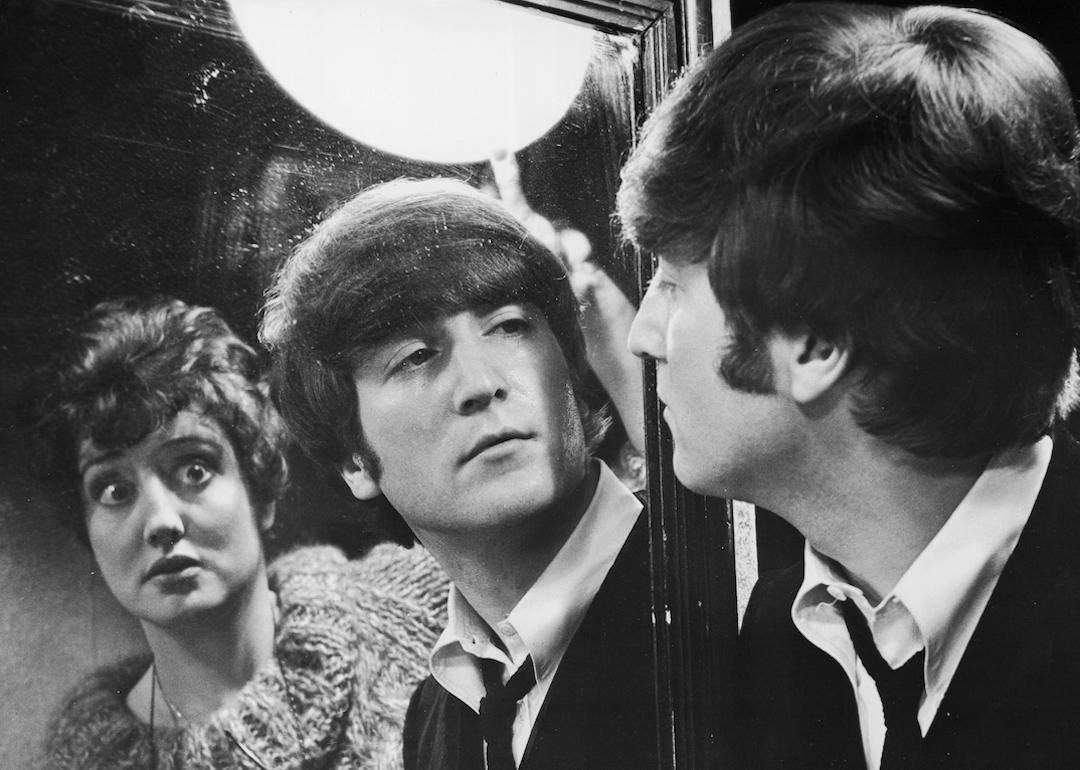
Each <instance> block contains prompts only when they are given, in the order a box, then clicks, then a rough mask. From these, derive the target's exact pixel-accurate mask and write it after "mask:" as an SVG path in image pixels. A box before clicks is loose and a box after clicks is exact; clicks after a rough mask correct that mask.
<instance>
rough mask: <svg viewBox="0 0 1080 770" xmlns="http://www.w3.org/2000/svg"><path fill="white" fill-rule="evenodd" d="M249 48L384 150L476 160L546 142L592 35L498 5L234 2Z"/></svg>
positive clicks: (298, 95) (469, 1)
mask: <svg viewBox="0 0 1080 770" xmlns="http://www.w3.org/2000/svg"><path fill="white" fill-rule="evenodd" d="M230 6H231V8H232V12H233V16H234V18H235V20H236V23H237V25H238V26H239V28H240V31H241V33H242V34H243V36H244V38H245V40H246V41H247V43H248V45H249V46H250V47H251V49H252V50H253V51H254V53H255V55H256V56H257V57H258V59H259V61H260V62H261V63H262V65H263V66H264V67H265V68H266V70H267V71H268V72H269V73H270V74H271V75H272V76H273V77H274V78H275V79H276V80H277V82H278V84H279V85H280V86H281V87H282V88H283V89H284V90H285V91H286V92H287V93H288V94H289V95H290V96H291V97H292V98H293V99H295V100H296V101H297V102H298V103H299V104H300V105H301V106H303V107H304V108H305V109H306V110H308V111H309V112H311V113H312V114H313V115H314V116H315V117H317V118H318V119H319V120H321V121H323V122H324V123H326V124H328V125H329V126H331V127H333V128H335V129H336V130H338V131H340V132H341V133H343V134H345V135H347V136H350V137H352V138H354V139H356V140H358V141H360V142H363V143H364V144H367V145H369V146H372V147H376V148H378V149H380V150H383V151H386V152H390V153H394V154H396V155H402V156H405V157H410V158H416V159H419V160H426V161H434V162H439V163H467V162H476V161H482V160H485V159H487V158H488V157H490V156H491V155H492V154H493V153H494V152H495V151H496V150H500V149H503V150H508V151H511V152H512V151H515V150H518V149H520V148H521V147H524V146H525V145H527V144H529V143H531V142H533V141H535V140H536V139H538V138H539V137H541V136H542V135H543V134H544V133H546V132H547V131H548V130H549V129H550V128H551V127H552V126H553V125H555V123H557V122H558V121H559V119H560V118H561V117H562V116H563V115H564V114H565V112H566V110H567V108H568V107H569V106H570V104H571V103H572V102H573V100H574V97H575V96H576V95H577V93H578V91H579V90H580V88H581V82H582V79H583V78H584V75H585V70H586V68H587V66H588V64H589V60H590V59H591V57H592V51H593V44H592V31H591V30H589V29H587V28H584V27H579V26H577V25H574V24H571V23H568V22H564V21H560V20H558V19H554V18H550V17H546V16H544V15H541V14H538V13H532V12H528V11H525V10H524V9H521V8H517V7H514V6H510V5H506V4H503V3H500V2H497V0H230Z"/></svg>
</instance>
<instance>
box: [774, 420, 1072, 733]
mask: <svg viewBox="0 0 1080 770" xmlns="http://www.w3.org/2000/svg"><path fill="white" fill-rule="evenodd" d="M1052 449H1053V442H1052V440H1051V438H1050V437H1049V436H1045V437H1043V438H1042V439H1040V440H1039V441H1037V442H1036V443H1034V444H1031V445H1028V446H1024V447H1019V448H1017V449H1010V450H1006V451H1003V452H1000V453H998V454H997V455H995V456H994V457H993V458H991V460H990V462H989V463H988V464H987V467H986V469H985V470H984V471H983V473H982V474H981V475H980V476H979V478H978V479H977V480H976V481H975V484H974V485H972V487H971V489H970V490H969V491H968V493H967V495H965V496H964V498H963V500H961V501H960V504H959V505H958V506H957V507H956V510H954V511H953V513H952V514H951V515H950V517H949V518H948V520H947V521H946V522H945V524H944V525H943V526H942V528H941V529H940V530H939V531H938V533H937V534H936V535H935V536H934V538H933V539H932V540H931V541H930V543H929V544H928V545H927V546H926V548H925V549H923V551H922V553H920V554H919V556H918V557H916V559H915V561H914V562H912V564H911V566H910V567H908V569H907V571H906V572H905V573H904V574H903V576H902V577H901V578H900V580H899V582H897V584H896V586H895V587H894V588H893V590H892V591H891V592H890V593H889V595H888V596H886V597H885V598H884V599H882V601H881V602H880V603H879V604H878V605H877V606H876V607H871V606H870V604H869V602H867V600H866V598H865V596H863V593H862V591H860V590H859V589H858V588H856V587H854V586H852V585H850V584H849V583H847V582H846V580H845V579H844V578H843V577H842V576H841V574H840V572H839V571H838V570H837V569H835V567H834V565H833V564H832V563H831V562H830V560H828V559H827V558H825V557H823V556H821V555H820V554H818V552H817V551H815V550H814V549H813V548H812V547H810V546H809V544H807V546H806V558H805V571H804V576H803V582H802V585H801V586H800V588H799V591H798V593H797V594H796V596H795V601H794V603H793V604H792V609H791V615H792V620H793V621H794V623H795V626H796V627H797V628H798V629H799V631H800V632H801V633H802V634H803V636H805V637H806V638H807V639H808V640H809V641H810V642H812V643H813V644H815V645H817V646H818V647H820V648H821V649H822V650H824V651H825V652H827V653H829V654H830V655H831V656H832V657H833V658H835V659H836V660H837V661H838V662H839V663H840V664H841V665H842V666H843V667H844V669H845V671H847V672H848V676H849V677H850V679H851V681H852V684H853V685H855V683H856V659H855V653H854V650H853V648H852V646H851V641H850V639H849V638H848V636H847V632H846V628H845V627H844V622H843V618H842V617H841V615H840V612H839V610H838V609H837V607H836V603H837V601H838V600H839V599H841V598H842V597H849V598H853V599H854V600H855V602H856V605H857V606H859V608H860V609H862V611H863V613H864V614H865V615H867V617H868V620H869V621H870V626H871V630H872V632H873V634H874V641H875V643H876V644H877V645H878V648H879V649H880V650H881V652H882V656H883V657H884V658H885V659H886V660H888V661H889V663H890V665H892V666H894V667H895V666H897V665H899V664H901V663H903V662H904V661H905V660H907V659H908V658H910V657H911V655H913V654H915V653H916V652H918V650H920V649H922V648H923V647H925V649H926V662H925V685H926V694H925V698H924V701H923V705H922V707H921V708H920V711H919V721H920V723H921V724H922V726H923V731H924V733H925V731H926V730H927V729H928V727H929V724H930V722H931V721H932V720H933V716H934V714H935V713H936V711H937V707H938V705H939V704H940V702H941V698H942V697H943V696H944V694H945V691H946V690H947V689H948V686H949V683H950V682H951V681H952V677H953V675H954V674H955V673H956V669H957V666H958V665H959V663H960V659H961V658H962V657H963V654H964V651H965V650H966V649H967V645H968V642H969V641H970V640H971V636H972V634H973V633H974V631H975V627H976V625H977V624H978V622H979V618H980V617H981V616H982V613H983V610H985V608H986V604H987V602H988V601H989V599H990V595H991V594H992V593H993V590H994V588H995V587H996V585H997V582H998V579H999V578H1000V577H1001V572H1002V570H1003V569H1004V567H1005V563H1006V562H1007V561H1008V559H1009V557H1010V556H1011V555H1012V552H1013V550H1014V548H1015V547H1016V543H1017V541H1018V540H1019V538H1020V534H1021V532H1022V531H1023V529H1024V526H1025V525H1026V524H1027V521H1028V518H1029V517H1030V515H1031V511H1032V508H1033V507H1034V505H1035V500H1036V498H1037V497H1038V495H1039V490H1040V488H1041V487H1042V483H1043V479H1044V477H1045V476H1046V470H1047V468H1048V467H1049V464H1050V455H1051V453H1052Z"/></svg>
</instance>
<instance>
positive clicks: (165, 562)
mask: <svg viewBox="0 0 1080 770" xmlns="http://www.w3.org/2000/svg"><path fill="white" fill-rule="evenodd" d="M199 565H200V562H199V560H198V559H195V558H192V557H191V556H164V557H162V558H160V559H158V560H157V561H156V562H154V563H153V564H152V565H150V569H148V570H147V571H146V577H145V578H144V580H152V579H153V578H156V577H158V576H159V575H175V574H177V573H179V572H183V571H184V570H186V569H187V568H188V567H198V566H199Z"/></svg>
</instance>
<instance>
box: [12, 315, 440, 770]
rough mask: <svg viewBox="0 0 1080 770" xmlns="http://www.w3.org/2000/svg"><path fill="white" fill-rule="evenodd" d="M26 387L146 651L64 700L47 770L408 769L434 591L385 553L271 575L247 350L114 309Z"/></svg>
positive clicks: (227, 335) (286, 564) (83, 523)
mask: <svg viewBox="0 0 1080 770" xmlns="http://www.w3.org/2000/svg"><path fill="white" fill-rule="evenodd" d="M37 385H38V388H37V389H36V391H35V392H36V393H38V394H43V396H42V397H41V398H40V399H39V400H37V401H36V403H35V404H34V408H33V415H32V419H33V431H32V435H33V439H34V441H33V447H34V450H35V451H34V453H33V454H34V459H35V461H34V463H33V465H34V468H35V470H36V472H37V473H38V474H39V475H40V477H41V478H42V479H43V480H45V481H46V482H47V483H50V484H53V485H55V486H57V487H59V491H60V492H61V493H62V494H63V496H64V499H65V501H66V503H67V508H66V510H65V514H66V516H67V521H68V523H69V524H70V525H71V526H72V527H73V528H74V529H75V530H76V533H77V534H78V536H79V537H80V539H81V540H82V541H83V542H85V543H87V544H88V545H89V546H90V548H91V549H92V551H93V554H94V557H95V559H96V561H97V563H98V565H99V567H100V569H101V572H102V575H103V576H104V578H105V582H106V584H107V585H108V587H109V589H110V590H111V591H112V593H113V594H114V595H115V597H116V598H117V600H118V601H119V603H120V604H121V605H122V606H123V607H124V608H125V609H126V610H127V611H128V612H130V613H131V614H132V615H134V616H135V617H136V618H137V619H138V621H139V623H140V624H141V626H142V629H143V631H144V633H145V636H146V641H147V643H148V646H149V650H150V655H148V656H141V657H138V658H135V659H131V660H127V661H124V662H121V663H119V664H116V665H111V666H108V667H106V668H104V669H102V670H100V671H98V672H96V673H95V674H94V675H93V676H91V677H90V678H88V679H87V680H86V681H85V682H84V684H83V685H82V686H81V687H79V688H78V690H77V691H76V692H75V693H74V694H73V695H72V696H71V697H70V699H69V700H68V701H67V703H66V704H65V705H64V707H63V709H62V711H61V713H60V716H59V718H58V719H57V721H56V723H55V725H53V727H52V730H51V736H50V739H49V747H48V751H49V755H48V763H49V767H51V768H71V769H72V770H74V769H75V768H79V769H81V770H87V769H93V768H100V770H106V768H108V769H109V770H115V769H116V768H158V767H164V768H173V767H260V768H278V767H301V766H305V767H307V766H318V767H328V768H331V767H332V768H338V767H340V768H353V767H393V766H395V765H397V764H399V761H400V760H399V757H400V752H401V740H400V729H401V723H402V720H403V717H404V707H405V703H406V700H407V698H408V695H409V693H410V692H411V690H412V688H413V687H414V686H415V683H416V682H417V681H419V680H420V679H421V678H422V675H423V673H424V671H423V666H422V657H421V655H420V654H419V653H418V651H419V650H422V649H423V648H425V647H426V646H428V645H430V644H432V643H433V642H434V641H435V639H436V638H437V635H438V632H439V630H440V628H441V612H440V610H441V605H442V602H443V599H444V596H445V591H446V585H445V581H444V579H443V578H442V577H441V571H439V570H438V568H437V566H436V565H435V564H434V563H433V562H432V561H431V560H430V558H429V557H427V556H426V554H424V553H423V552H422V551H421V550H420V549H412V550H406V549H403V548H401V547H399V546H396V545H389V544H386V545H382V546H378V547H376V548H375V549H374V550H373V551H372V552H371V553H370V554H369V555H368V556H367V557H366V558H365V559H364V560H362V561H357V562H350V561H347V560H346V559H345V557H344V556H343V555H342V553H341V552H340V551H338V550H337V549H335V548H333V547H329V546H321V547H306V548H298V549H296V550H294V551H292V552H290V553H288V554H286V555H284V556H281V557H279V558H277V559H276V560H275V561H274V562H273V563H271V564H270V565H269V566H268V565H267V563H266V559H265V556H264V544H263V538H264V535H265V534H266V532H267V531H268V530H269V529H270V527H271V525H272V524H273V522H274V517H275V504H276V501H277V500H278V498H279V496H280V494H281V492H282V490H283V488H284V486H285V483H286V477H287V471H286V466H285V462H284V454H283V453H284V449H285V435H286V433H285V430H284V427H283V425H282V423H281V421H280V418H279V417H278V414H277V412H276V410H275V408H274V407H273V406H272V404H271V403H270V400H269V397H268V394H267V387H266V385H265V382H264V380H263V378H262V375H261V370H260V360H259V357H258V356H257V354H256V352H255V351H254V350H253V349H252V348H251V347H249V346H248V345H246V344H245V343H244V342H243V341H241V340H240V339H239V338H238V337H237V336H236V335H235V334H234V333H233V332H232V331H231V330H230V328H229V327H228V326H227V325H226V323H225V321H224V320H223V319H222V318H221V316H220V315H219V314H218V313H217V312H216V311H214V310H212V309H210V308H206V307H196V306H190V305H187V304H185V303H183V302H181V301H178V300H172V299H147V300H138V299H123V300H114V301H109V302H105V303H102V304H100V305H98V306H97V307H95V308H94V309H93V310H92V311H91V312H90V313H89V314H88V315H87V316H86V317H85V319H84V320H83V321H82V323H81V325H79V326H78V328H77V329H76V330H75V332H74V334H73V335H72V336H71V338H70V339H69V340H68V344H67V346H66V347H65V349H63V350H62V351H61V352H60V353H59V355H58V356H57V358H56V361H55V364H54V365H53V366H52V367H51V368H50V369H49V370H48V371H47V372H45V373H43V374H42V376H41V379H40V381H39V382H38V383H37Z"/></svg>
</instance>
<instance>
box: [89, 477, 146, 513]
mask: <svg viewBox="0 0 1080 770" xmlns="http://www.w3.org/2000/svg"><path fill="white" fill-rule="evenodd" d="M90 497H91V498H92V499H93V500H94V502H96V503H97V504H98V505H105V506H109V507H116V506H120V505H125V504H127V503H129V502H131V500H132V499H134V497H135V485H134V484H129V483H128V482H126V481H108V482H103V483H101V484H99V485H95V486H94V487H92V488H91V490H90Z"/></svg>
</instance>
